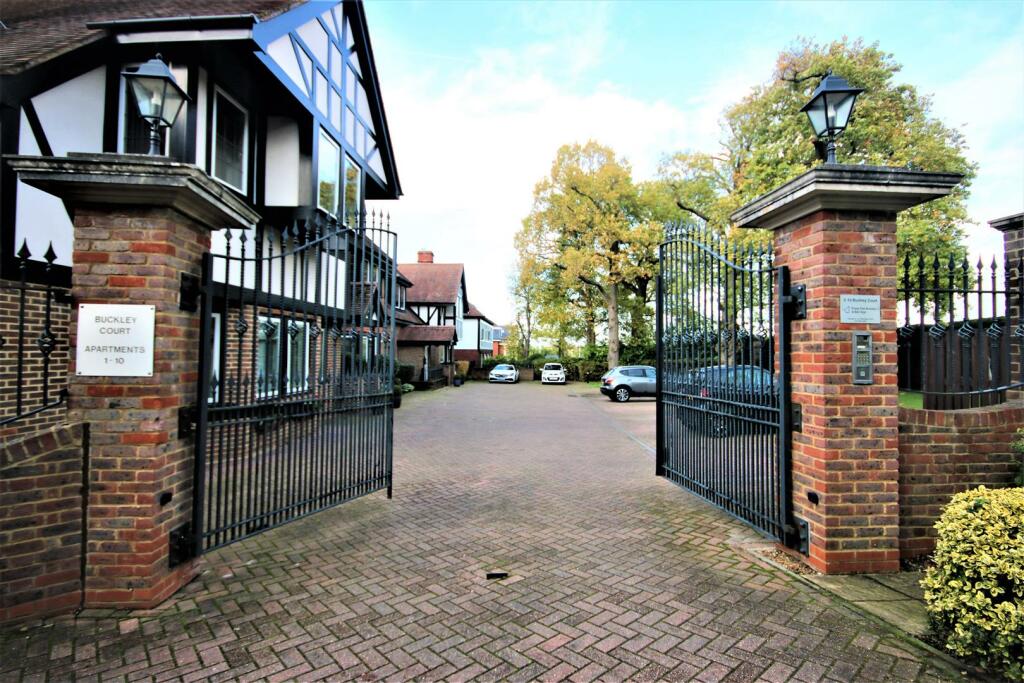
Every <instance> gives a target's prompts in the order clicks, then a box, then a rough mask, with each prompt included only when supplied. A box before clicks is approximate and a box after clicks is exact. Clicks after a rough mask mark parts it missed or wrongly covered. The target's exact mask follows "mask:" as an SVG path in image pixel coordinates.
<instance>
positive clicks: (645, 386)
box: [601, 365, 658, 403]
mask: <svg viewBox="0 0 1024 683" xmlns="http://www.w3.org/2000/svg"><path fill="white" fill-rule="evenodd" d="M657 377H658V376H657V374H656V371H655V369H654V368H652V367H651V366H650V365H620V366H618V367H614V368H612V369H611V370H609V371H608V372H606V373H604V375H602V376H601V393H602V394H604V395H605V396H607V397H608V398H610V399H611V400H613V401H617V402H619V403H625V402H626V401H628V400H629V399H631V398H632V397H634V396H654V395H655V394H656V393H657Z"/></svg>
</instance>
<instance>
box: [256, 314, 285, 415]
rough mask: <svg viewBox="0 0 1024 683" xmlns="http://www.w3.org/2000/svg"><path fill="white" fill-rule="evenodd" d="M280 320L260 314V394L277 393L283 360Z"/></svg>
mask: <svg viewBox="0 0 1024 683" xmlns="http://www.w3.org/2000/svg"><path fill="white" fill-rule="evenodd" d="M278 327H279V325H278V322H277V321H276V320H271V319H270V318H267V317H264V316H262V315H261V316H260V317H259V324H258V325H257V328H256V391H257V392H258V395H259V396H261V397H263V396H273V395H275V394H277V390H278V378H279V376H280V374H281V373H280V362H281V335H280V334H278Z"/></svg>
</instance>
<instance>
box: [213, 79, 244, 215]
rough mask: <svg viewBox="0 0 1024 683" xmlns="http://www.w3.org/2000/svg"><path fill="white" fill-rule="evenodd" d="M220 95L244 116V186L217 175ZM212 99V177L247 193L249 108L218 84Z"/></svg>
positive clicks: (242, 192) (214, 87)
mask: <svg viewBox="0 0 1024 683" xmlns="http://www.w3.org/2000/svg"><path fill="white" fill-rule="evenodd" d="M219 96H223V97H224V99H226V100H227V101H228V102H229V103H231V104H232V105H234V106H235V107H237V108H238V109H239V110H240V111H241V112H242V116H243V117H244V121H245V125H244V126H243V128H242V140H243V143H244V144H243V145H242V187H237V186H235V185H232V184H231V183H230V182H228V181H227V180H224V179H223V178H221V177H220V176H218V175H217V114H218V107H217V100H218V97H219ZM211 99H212V100H213V102H212V107H213V115H212V120H211V124H212V125H211V126H210V130H209V133H208V138H209V144H210V177H211V178H213V179H214V180H217V181H218V182H221V183H223V184H224V185H226V186H228V187H230V188H231V189H233V190H235V191H236V192H239V193H241V194H243V195H245V194H247V193H248V191H249V109H248V108H246V107H244V106H242V104H241V102H239V101H238V100H237V99H235V98H234V97H232V96H231V95H230V94H229V93H228V92H227V91H226V90H224V89H223V88H222V87H220V86H219V85H217V84H214V86H213V97H212V98H211Z"/></svg>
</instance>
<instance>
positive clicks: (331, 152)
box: [316, 129, 341, 215]
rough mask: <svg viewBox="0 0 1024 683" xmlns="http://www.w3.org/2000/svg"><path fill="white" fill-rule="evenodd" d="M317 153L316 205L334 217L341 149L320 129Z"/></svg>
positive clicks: (336, 203)
mask: <svg viewBox="0 0 1024 683" xmlns="http://www.w3.org/2000/svg"><path fill="white" fill-rule="evenodd" d="M318 153H319V161H318V163H317V172H316V175H317V187H318V192H317V200H316V205H317V206H319V207H320V208H321V209H323V210H324V211H326V212H327V213H329V214H331V215H336V214H337V213H338V175H339V174H340V173H341V149H339V147H338V145H336V144H335V143H334V140H332V139H331V136H329V135H328V134H327V132H326V131H325V130H323V129H320V147H319V149H318Z"/></svg>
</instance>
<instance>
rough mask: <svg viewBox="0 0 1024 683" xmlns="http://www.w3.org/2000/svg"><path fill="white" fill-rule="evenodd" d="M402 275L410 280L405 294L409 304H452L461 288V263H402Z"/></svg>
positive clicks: (462, 279)
mask: <svg viewBox="0 0 1024 683" xmlns="http://www.w3.org/2000/svg"><path fill="white" fill-rule="evenodd" d="M398 267H399V269H401V271H402V273H403V274H404V275H405V276H406V277H407V278H409V279H410V280H412V287H410V288H409V291H408V293H407V294H406V299H407V300H408V302H409V303H410V304H454V303H455V302H456V301H458V298H459V290H460V289H461V288H462V287H463V281H464V268H463V266H462V264H461V263H402V264H400V265H399V266H398Z"/></svg>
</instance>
